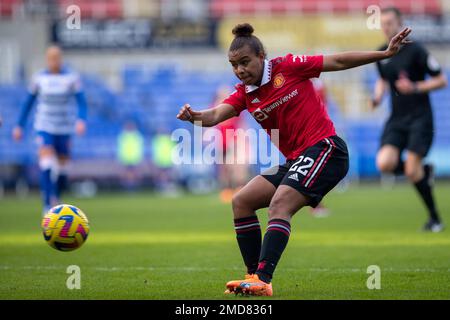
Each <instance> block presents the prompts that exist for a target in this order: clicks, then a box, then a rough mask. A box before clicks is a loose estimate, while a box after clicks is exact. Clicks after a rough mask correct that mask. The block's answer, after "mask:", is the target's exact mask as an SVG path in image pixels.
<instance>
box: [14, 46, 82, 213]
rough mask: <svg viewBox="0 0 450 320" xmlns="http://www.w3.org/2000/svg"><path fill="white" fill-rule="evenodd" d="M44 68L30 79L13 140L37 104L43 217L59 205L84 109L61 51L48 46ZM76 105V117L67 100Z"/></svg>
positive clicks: (77, 81)
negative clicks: (72, 138)
mask: <svg viewBox="0 0 450 320" xmlns="http://www.w3.org/2000/svg"><path fill="white" fill-rule="evenodd" d="M46 59H47V68H46V69H44V70H42V71H40V72H38V73H37V74H35V75H34V76H33V79H32V81H31V84H30V87H29V92H28V96H27V98H26V100H25V102H24V104H23V106H22V110H21V113H20V117H19V120H18V123H17V125H16V126H15V127H14V129H13V138H14V140H16V141H19V140H21V139H22V136H23V128H24V127H25V124H26V121H27V118H28V114H29V113H30V111H31V109H32V107H33V105H34V102H35V101H36V100H37V110H36V116H35V119H34V129H35V130H36V132H37V141H38V146H39V151H38V153H39V168H40V171H41V191H42V198H43V203H44V210H43V214H45V213H46V212H47V210H48V209H49V208H51V207H52V206H54V205H56V204H58V203H60V197H61V192H62V191H63V189H64V188H65V187H66V184H67V165H68V160H69V156H70V137H71V135H72V133H73V131H74V129H75V132H76V133H77V134H78V135H83V134H84V133H85V131H86V115H87V105H86V99H85V96H84V94H83V91H82V88H81V82H80V78H79V76H78V74H77V73H75V72H73V71H72V70H70V69H68V68H67V67H66V66H64V65H63V60H62V51H61V49H60V48H59V47H57V46H51V47H49V48H48V49H47V52H46ZM72 97H75V99H76V101H77V104H78V115H77V117H76V116H75V112H73V110H72V104H71V98H72Z"/></svg>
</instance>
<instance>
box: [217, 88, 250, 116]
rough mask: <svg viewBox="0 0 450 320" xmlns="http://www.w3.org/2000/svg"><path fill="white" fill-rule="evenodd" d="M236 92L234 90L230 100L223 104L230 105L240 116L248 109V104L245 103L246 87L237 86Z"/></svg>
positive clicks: (224, 101)
mask: <svg viewBox="0 0 450 320" xmlns="http://www.w3.org/2000/svg"><path fill="white" fill-rule="evenodd" d="M235 88H236V90H234V91H233V92H232V93H231V94H230V95H229V96H228V98H226V99H225V100H223V103H226V104H230V105H232V106H233V107H234V109H235V110H236V112H237V113H238V115H239V114H240V113H241V112H242V111H244V110H245V109H247V104H246V102H245V87H244V86H243V85H242V84H238V85H236V87H235Z"/></svg>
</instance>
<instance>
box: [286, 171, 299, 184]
mask: <svg viewBox="0 0 450 320" xmlns="http://www.w3.org/2000/svg"><path fill="white" fill-rule="evenodd" d="M288 179H292V180H295V181H297V182H298V174H297V173H293V174H291V175H290V176H289V177H288Z"/></svg>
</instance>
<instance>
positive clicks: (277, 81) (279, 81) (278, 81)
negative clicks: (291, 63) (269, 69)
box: [273, 73, 285, 89]
mask: <svg viewBox="0 0 450 320" xmlns="http://www.w3.org/2000/svg"><path fill="white" fill-rule="evenodd" d="M284 82H285V80H284V77H283V74H281V73H277V74H276V75H275V77H274V78H273V87H274V88H277V89H278V88H281V87H282V86H283V84H284Z"/></svg>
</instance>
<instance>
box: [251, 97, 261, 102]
mask: <svg viewBox="0 0 450 320" xmlns="http://www.w3.org/2000/svg"><path fill="white" fill-rule="evenodd" d="M260 102H261V101H259V99H258V98H255V99H253V100H252V103H260Z"/></svg>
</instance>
